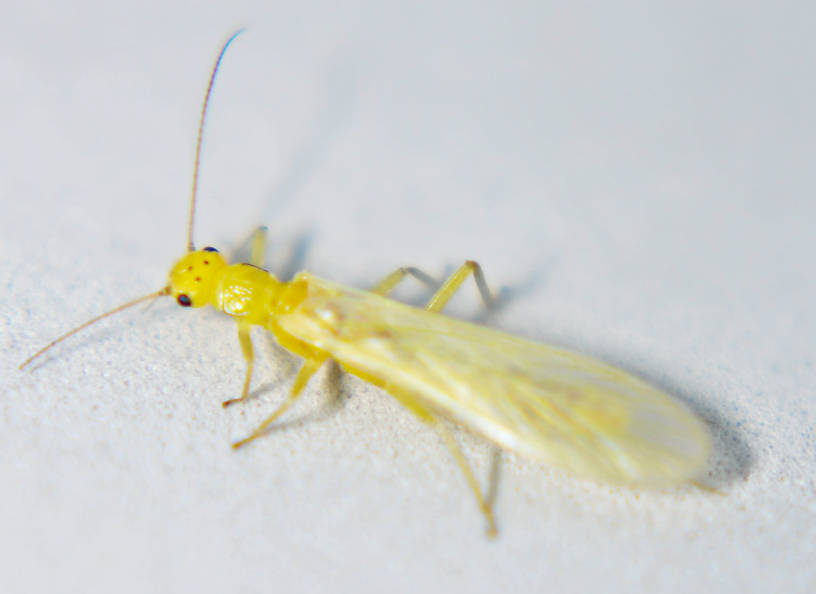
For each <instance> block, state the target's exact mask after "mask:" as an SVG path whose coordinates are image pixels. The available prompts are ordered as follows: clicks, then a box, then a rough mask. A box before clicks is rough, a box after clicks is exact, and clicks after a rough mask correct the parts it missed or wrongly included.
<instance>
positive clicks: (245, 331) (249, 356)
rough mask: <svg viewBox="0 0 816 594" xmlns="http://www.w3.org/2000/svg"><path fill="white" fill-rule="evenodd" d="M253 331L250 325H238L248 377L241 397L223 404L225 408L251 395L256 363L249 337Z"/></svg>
mask: <svg viewBox="0 0 816 594" xmlns="http://www.w3.org/2000/svg"><path fill="white" fill-rule="evenodd" d="M251 329H252V326H251V325H250V324H241V323H239V324H238V342H240V343H241V352H242V353H243V355H244V360H245V361H246V362H247V370H246V377H245V378H244V389H243V390H241V396H240V397H238V398H231V399H229V400H225V401H224V402H222V403H221V406H223V407H224V408H226V407H228V406H229V405H230V404H234V403H236V402H240V401H241V400H244V399H245V398H246V397H247V395H248V394H249V382H250V381H251V380H252V367H253V365H254V362H255V352H254V349H253V348H252V338H250V336H249V331H250V330H251Z"/></svg>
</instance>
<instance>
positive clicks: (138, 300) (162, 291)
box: [20, 287, 170, 369]
mask: <svg viewBox="0 0 816 594" xmlns="http://www.w3.org/2000/svg"><path fill="white" fill-rule="evenodd" d="M169 294H170V287H164V288H163V289H160V290H158V291H155V292H153V293H150V294H149V295H142V296H141V297H138V298H136V299H133V300H132V301H128V302H127V303H123V304H122V305H120V306H119V307H115V308H113V309H112V310H110V311H106V312H105V313H103V314H102V315H99V316H96V317H95V318H93V319H91V320H88V321H87V322H85V323H84V324H82V325H81V326H77V327H76V328H74V329H73V330H71V331H70V332H66V333H65V334H63V335H62V336H60V337H59V338H57V339H55V340H52V341H51V342H50V343H48V344H47V345H46V346H44V347H43V348H41V349H40V350H39V351H37V352H36V353H34V354H33V355H31V356H30V357H29V358H28V359H26V360H25V361H23V363H22V365H20V369H23V368H24V367H26V366H27V365H28V364H29V363H31V362H32V361H34V359H36V358H37V357H39V356H40V355H42V354H43V353H44V352H46V351H47V350H49V349H50V348H51V347H54V346H56V345H58V344H59V343H61V342H62V341H63V340H65V339H66V338H69V337H71V336H73V335H74V334H76V333H77V332H79V331H81V330H84V329H85V328H87V327H88V326H90V325H91V324H95V323H96V322H98V321H99V320H102V319H104V318H107V317H108V316H112V315H113V314H115V313H119V312H120V311H122V310H124V309H127V308H129V307H133V306H134V305H138V304H139V303H141V302H143V301H147V300H148V299H156V298H157V297H161V296H163V295H169Z"/></svg>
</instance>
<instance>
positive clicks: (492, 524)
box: [433, 418, 496, 538]
mask: <svg viewBox="0 0 816 594" xmlns="http://www.w3.org/2000/svg"><path fill="white" fill-rule="evenodd" d="M433 425H434V427H435V428H436V430H437V431H439V434H440V435H441V436H442V439H443V440H445V444H446V445H447V446H448V449H449V450H450V451H451V453H452V454H453V457H454V458H456V463H457V464H458V465H459V468H460V469H462V473H463V474H464V475H465V480H467V482H468V486H469V487H470V490H471V491H473V494H474V495H475V496H476V501H477V502H478V503H479V509H480V510H481V512H482V514H484V517H485V519H486V520H487V536H488V537H490V538H494V537H495V536H496V518H495V517H493V507H492V505H491V503H489V502H488V500H487V499H486V498H485V496H484V495H483V494H482V490H481V488H479V482H478V481H477V480H476V475H474V474H473V470H472V469H471V468H470V464H468V461H467V460H466V459H465V455H464V454H463V453H462V450H461V448H460V447H459V444H458V443H456V440H455V439H454V438H453V435H451V433H450V431H449V430H448V428H447V427H446V426H445V423H443V422H442V421H440V420H439V419H436V418H433Z"/></svg>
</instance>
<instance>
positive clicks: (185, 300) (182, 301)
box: [176, 293, 193, 307]
mask: <svg viewBox="0 0 816 594" xmlns="http://www.w3.org/2000/svg"><path fill="white" fill-rule="evenodd" d="M176 301H178V304H179V305H180V306H182V307H190V306H191V305H192V304H193V302H192V301H191V300H190V298H189V297H187V295H185V294H184V293H182V294H181V295H179V296H178V297H176Z"/></svg>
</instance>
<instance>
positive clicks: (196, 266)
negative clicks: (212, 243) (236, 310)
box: [168, 248, 227, 307]
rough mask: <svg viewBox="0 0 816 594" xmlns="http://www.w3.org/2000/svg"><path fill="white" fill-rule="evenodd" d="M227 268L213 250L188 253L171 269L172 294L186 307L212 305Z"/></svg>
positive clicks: (169, 276)
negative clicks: (221, 273)
mask: <svg viewBox="0 0 816 594" xmlns="http://www.w3.org/2000/svg"><path fill="white" fill-rule="evenodd" d="M226 266H227V261H226V260H225V259H224V257H223V256H222V255H221V254H219V253H218V252H216V251H213V250H212V248H209V249H208V248H205V249H203V250H196V251H194V252H188V253H186V254H185V255H184V256H182V257H181V259H180V260H179V261H178V262H176V263H175V265H174V266H173V268H171V269H170V274H169V275H168V281H169V282H168V284H169V286H170V294H171V295H172V296H173V298H174V299H175V300H176V301H177V302H178V304H179V305H182V306H184V307H202V306H204V305H207V304H208V303H212V302H213V298H214V294H215V288H216V284H217V279H218V277H219V275H220V272H221V270H222V269H223V268H225V267H226Z"/></svg>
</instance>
